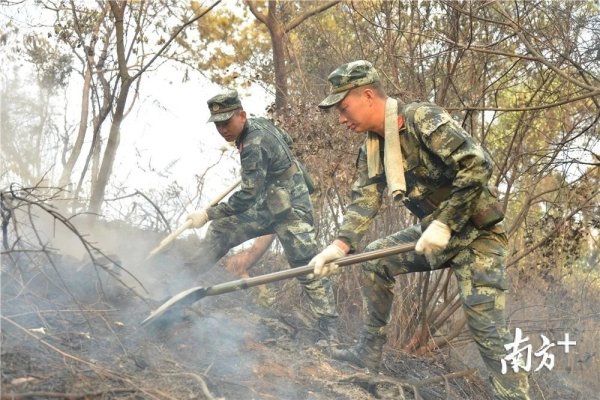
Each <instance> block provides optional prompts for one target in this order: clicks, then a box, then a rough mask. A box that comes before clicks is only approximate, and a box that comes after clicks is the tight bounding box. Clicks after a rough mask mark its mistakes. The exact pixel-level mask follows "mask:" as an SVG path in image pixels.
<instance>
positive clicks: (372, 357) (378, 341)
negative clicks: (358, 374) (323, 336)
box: [331, 332, 387, 374]
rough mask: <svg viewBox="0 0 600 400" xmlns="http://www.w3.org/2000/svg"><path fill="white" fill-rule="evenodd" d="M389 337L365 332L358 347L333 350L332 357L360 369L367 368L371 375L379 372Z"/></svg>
mask: <svg viewBox="0 0 600 400" xmlns="http://www.w3.org/2000/svg"><path fill="white" fill-rule="evenodd" d="M386 340H387V337H386V336H385V335H377V334H373V333H369V332H363V333H362V334H361V335H360V340H359V341H358V344H357V345H356V346H353V347H350V348H348V349H331V356H332V357H333V358H335V359H336V360H340V361H346V362H348V363H350V364H353V365H355V366H357V367H360V368H367V369H369V371H370V372H371V373H374V374H376V373H378V372H379V365H380V364H381V356H382V351H383V345H384V344H385V342H386Z"/></svg>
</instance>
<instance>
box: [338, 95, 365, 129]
mask: <svg viewBox="0 0 600 400" xmlns="http://www.w3.org/2000/svg"><path fill="white" fill-rule="evenodd" d="M336 109H337V111H338V114H339V118H338V121H339V123H340V124H343V125H346V128H348V129H350V130H351V131H354V132H366V131H368V130H369V129H370V121H371V118H372V110H371V103H370V102H369V98H368V96H365V95H364V91H362V90H356V89H355V90H351V91H350V92H349V93H348V94H347V95H346V97H344V99H343V100H342V101H340V102H339V103H338V104H337V106H336Z"/></svg>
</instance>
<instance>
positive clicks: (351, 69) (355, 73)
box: [319, 60, 379, 108]
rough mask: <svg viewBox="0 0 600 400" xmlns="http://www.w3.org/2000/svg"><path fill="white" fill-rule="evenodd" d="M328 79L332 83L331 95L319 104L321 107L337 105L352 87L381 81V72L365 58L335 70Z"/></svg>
mask: <svg viewBox="0 0 600 400" xmlns="http://www.w3.org/2000/svg"><path fill="white" fill-rule="evenodd" d="M327 80H328V81H329V82H330V83H331V91H330V92H329V96H327V98H325V100H323V101H322V102H321V104H319V107H320V108H329V107H331V106H333V105H336V104H337V103H339V102H340V101H342V99H343V98H344V97H346V94H348V92H349V91H350V90H351V89H354V88H356V87H359V86H364V85H368V84H371V83H374V82H378V81H379V74H378V73H377V70H376V69H375V67H373V64H371V63H370V62H368V61H365V60H357V61H352V62H350V63H348V64H344V65H342V66H340V67H338V68H337V69H336V70H334V71H333V72H332V73H331V74H329V77H327Z"/></svg>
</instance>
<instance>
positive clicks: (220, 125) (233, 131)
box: [215, 110, 246, 142]
mask: <svg viewBox="0 0 600 400" xmlns="http://www.w3.org/2000/svg"><path fill="white" fill-rule="evenodd" d="M245 124H246V111H244V110H241V111H239V112H236V113H235V114H233V116H232V117H231V118H229V119H228V120H227V121H222V122H215V127H216V128H217V131H218V132H219V134H220V135H221V136H222V137H223V139H225V140H226V141H228V142H233V141H235V140H236V139H237V138H238V137H239V136H240V134H241V133H242V131H243V130H244V125H245Z"/></svg>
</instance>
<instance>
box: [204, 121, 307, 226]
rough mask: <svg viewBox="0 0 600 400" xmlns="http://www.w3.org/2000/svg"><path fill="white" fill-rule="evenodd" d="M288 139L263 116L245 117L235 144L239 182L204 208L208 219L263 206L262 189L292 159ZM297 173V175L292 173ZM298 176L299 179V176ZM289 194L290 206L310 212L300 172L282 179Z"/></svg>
mask: <svg viewBox="0 0 600 400" xmlns="http://www.w3.org/2000/svg"><path fill="white" fill-rule="evenodd" d="M292 143H293V142H292V138H291V137H290V136H289V135H288V134H287V132H285V131H284V130H282V129H280V128H278V127H276V126H275V125H274V124H273V123H272V122H271V121H269V120H268V119H266V118H248V121H247V122H246V126H245V127H244V129H243V131H242V133H241V134H240V136H239V137H238V139H237V140H236V142H235V144H236V146H237V148H238V149H239V151H240V161H241V167H242V168H241V170H242V171H241V174H242V185H241V188H240V190H238V191H237V192H235V193H234V194H233V195H231V197H230V198H229V199H228V200H227V202H221V203H219V204H217V205H215V206H213V207H210V208H209V209H208V211H207V212H208V217H209V219H211V220H213V219H218V218H223V217H227V216H229V215H234V214H240V213H243V212H244V211H246V210H248V209H249V208H250V207H253V206H256V207H259V208H261V207H264V202H265V195H266V190H267V189H268V187H269V185H272V184H274V183H275V181H277V177H278V176H279V175H280V174H282V173H283V172H284V171H286V170H287V169H288V168H289V167H290V166H291V165H292V163H294V162H296V159H295V157H294V156H293V154H292V151H291V146H292ZM298 174H299V177H298V176H296V175H298ZM300 178H301V179H300ZM282 185H284V186H286V189H288V190H289V192H290V194H291V202H292V206H293V207H294V208H295V209H300V210H302V211H305V212H307V213H312V206H311V204H310V197H309V195H308V189H307V187H306V184H305V183H304V178H303V177H302V172H298V173H296V174H295V176H294V177H292V179H290V180H289V182H284V183H282Z"/></svg>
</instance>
